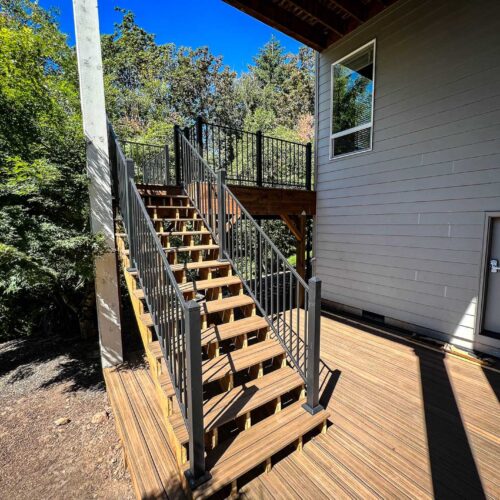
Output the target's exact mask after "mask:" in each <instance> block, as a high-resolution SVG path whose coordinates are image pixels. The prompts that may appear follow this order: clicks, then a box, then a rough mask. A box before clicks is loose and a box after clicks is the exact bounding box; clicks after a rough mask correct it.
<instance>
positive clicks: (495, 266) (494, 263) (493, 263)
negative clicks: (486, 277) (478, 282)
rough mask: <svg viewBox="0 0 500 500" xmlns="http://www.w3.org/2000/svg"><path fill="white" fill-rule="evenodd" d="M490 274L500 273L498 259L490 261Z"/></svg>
mask: <svg viewBox="0 0 500 500" xmlns="http://www.w3.org/2000/svg"><path fill="white" fill-rule="evenodd" d="M490 272H492V273H498V272H500V266H499V265H498V260H496V259H492V260H490Z"/></svg>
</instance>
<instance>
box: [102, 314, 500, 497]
mask: <svg viewBox="0 0 500 500" xmlns="http://www.w3.org/2000/svg"><path fill="white" fill-rule="evenodd" d="M321 357H322V361H323V362H324V365H323V370H322V403H323V404H324V405H325V406H327V407H328V408H329V409H330V415H331V417H330V421H331V424H332V425H331V426H330V427H329V428H328V431H327V432H326V434H324V435H320V436H316V437H315V438H314V440H312V441H310V442H306V443H305V445H304V448H303V450H302V452H301V453H293V454H291V455H289V456H288V457H286V458H283V459H282V460H278V457H274V458H273V464H274V467H273V469H272V470H271V471H270V472H269V473H267V474H263V475H260V476H258V477H256V478H254V479H251V480H250V481H249V482H247V484H246V485H244V486H243V487H242V489H241V493H242V494H243V495H245V496H246V497H248V498H255V499H257V498H258V499H262V498H301V499H305V498H311V499H312V498H325V497H326V498H332V497H335V498H340V497H354V498H377V497H378V498H380V497H385V498H388V497H397V498H403V497H412V498H432V497H433V496H434V497H436V498H460V497H467V498H484V497H486V498H491V499H493V498H499V496H500V468H499V467H498V458H499V457H500V404H499V397H500V373H499V372H498V370H495V369H491V368H487V367H482V366H480V365H477V364H474V363H470V362H467V361H464V360H462V359H459V358H457V357H454V356H451V355H449V354H446V355H445V354H443V353H442V352H438V351H436V350H433V349H430V348H427V347H422V346H421V345H419V344H416V343H412V342H410V341H408V340H406V339H403V338H401V337H398V336H396V335H394V334H393V333H391V332H390V331H387V330H378V331H377V330H374V329H370V328H365V327H364V326H363V325H362V324H361V323H358V324H356V323H352V322H349V321H339V320H338V319H332V318H329V317H323V318H322V351H321ZM105 375H106V383H107V388H108V394H109V398H110V401H111V404H112V406H113V409H114V411H115V414H116V415H117V419H116V421H117V425H118V432H119V434H120V436H121V438H122V441H123V443H124V448H125V453H126V456H127V463H128V466H129V469H130V473H131V476H132V478H133V483H134V488H135V491H136V494H137V497H138V498H143V499H144V498H181V497H184V490H183V488H182V483H181V479H180V477H179V474H178V469H177V467H176V464H175V458H174V452H173V450H171V449H170V447H169V444H168V441H167V439H166V433H167V431H166V428H165V423H164V419H162V418H161V409H160V408H159V407H158V406H157V404H156V403H155V398H154V391H155V387H154V384H153V382H152V379H151V378H150V374H149V371H148V368H147V367H145V366H139V367H135V368H124V369H121V370H106V373H105Z"/></svg>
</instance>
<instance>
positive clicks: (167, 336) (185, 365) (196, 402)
mask: <svg viewBox="0 0 500 500" xmlns="http://www.w3.org/2000/svg"><path fill="white" fill-rule="evenodd" d="M110 138H111V141H112V143H113V145H114V148H111V152H112V154H110V157H112V160H113V166H114V172H115V176H114V178H115V180H116V184H117V187H116V189H117V194H118V204H119V208H120V212H121V214H122V219H123V225H124V229H125V232H126V234H127V240H128V249H129V261H130V264H131V266H132V268H134V269H135V270H136V271H137V279H138V281H139V284H140V286H141V288H142V290H143V292H144V300H145V302H146V306H147V309H148V311H149V313H150V315H151V318H152V323H153V328H154V330H155V333H156V337H157V339H158V341H159V344H160V347H161V351H162V354H163V357H164V358H165V362H166V366H167V370H168V372H169V375H170V379H171V382H172V385H173V387H174V391H175V394H176V397H177V400H178V402H179V407H180V409H181V413H182V416H183V417H184V420H185V422H186V426H187V429H188V433H189V457H190V459H189V460H190V468H189V470H188V471H186V475H187V477H188V480H189V481H190V482H191V484H193V485H195V484H196V483H197V482H199V481H200V479H201V478H203V477H204V476H205V455H204V427H203V383H202V371H201V326H200V315H201V310H200V305H199V304H198V303H197V302H195V301H190V302H187V301H186V300H185V298H184V295H183V293H182V291H181V289H180V287H179V285H178V283H177V280H176V279H175V276H174V274H173V272H172V270H171V268H170V264H169V262H168V259H167V256H166V254H165V252H164V249H163V247H162V244H161V241H160V239H159V237H158V235H157V233H156V230H155V228H154V226H153V223H152V221H151V218H150V216H149V214H148V211H147V209H146V207H145V205H144V202H143V200H142V197H141V195H140V193H139V190H138V189H137V186H136V184H135V180H134V163H133V161H132V160H130V159H127V158H126V157H125V155H124V154H123V151H122V149H121V146H120V143H119V142H118V140H117V139H116V136H115V135H114V133H113V132H112V129H111V130H110Z"/></svg>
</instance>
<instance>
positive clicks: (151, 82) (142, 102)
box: [102, 10, 242, 143]
mask: <svg viewBox="0 0 500 500" xmlns="http://www.w3.org/2000/svg"><path fill="white" fill-rule="evenodd" d="M121 12H122V13H123V18H122V21H121V22H120V23H119V24H117V25H116V26H115V31H114V33H113V34H112V35H104V36H103V37H102V49H103V65H104V77H105V85H106V99H107V108H108V109H107V111H108V115H109V116H110V118H111V119H112V121H113V123H114V124H115V126H116V129H117V131H118V132H119V133H121V135H123V136H125V137H128V138H145V137H148V138H149V139H150V140H151V139H152V140H154V139H155V138H156V139H158V140H159V141H160V140H161V142H163V143H164V142H165V140H166V139H168V136H167V137H165V135H166V134H167V133H170V131H171V129H172V126H173V125H174V124H179V125H181V126H185V125H191V124H192V123H193V121H194V120H195V119H196V117H197V116H203V117H204V118H205V119H206V120H217V121H219V122H221V123H225V124H233V125H234V124H235V123H240V122H241V114H242V113H241V109H242V108H241V106H238V103H237V100H236V92H235V85H234V81H235V76H236V75H235V73H234V72H232V71H231V70H230V69H229V68H228V67H227V66H224V64H223V60H222V57H220V56H219V57H216V56H214V55H213V54H212V53H211V52H210V50H209V49H208V48H207V47H200V48H197V49H192V48H189V47H176V46H175V45H174V44H164V45H158V44H157V43H156V41H155V36H154V35H153V34H150V33H147V32H146V31H145V30H144V29H143V28H141V27H140V26H138V25H137V24H136V22H135V17H134V14H133V13H132V12H129V11H123V10H121Z"/></svg>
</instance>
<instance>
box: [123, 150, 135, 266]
mask: <svg viewBox="0 0 500 500" xmlns="http://www.w3.org/2000/svg"><path fill="white" fill-rule="evenodd" d="M126 161H127V164H126V168H125V206H126V207H127V213H126V221H125V223H126V225H127V237H128V258H129V263H130V267H129V269H128V270H129V271H132V270H135V255H134V241H133V228H132V224H133V221H132V195H131V193H130V181H131V180H133V179H134V172H135V166H134V160H131V159H130V158H127V160H126Z"/></svg>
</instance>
